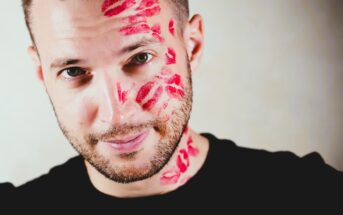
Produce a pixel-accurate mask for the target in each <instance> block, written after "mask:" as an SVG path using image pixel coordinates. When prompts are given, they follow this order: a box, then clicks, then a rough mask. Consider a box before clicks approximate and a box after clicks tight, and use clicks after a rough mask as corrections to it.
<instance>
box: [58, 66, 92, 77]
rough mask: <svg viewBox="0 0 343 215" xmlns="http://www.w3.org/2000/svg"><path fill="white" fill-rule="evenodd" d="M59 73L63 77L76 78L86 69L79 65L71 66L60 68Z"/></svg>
mask: <svg viewBox="0 0 343 215" xmlns="http://www.w3.org/2000/svg"><path fill="white" fill-rule="evenodd" d="M60 74H61V76H62V77H63V78H65V79H77V78H79V77H80V76H83V75H86V74H87V71H86V70H84V69H82V68H80V67H71V68H67V69H64V70H62V71H61V73H60Z"/></svg>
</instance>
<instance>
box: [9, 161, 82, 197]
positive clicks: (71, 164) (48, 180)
mask: <svg viewBox="0 0 343 215" xmlns="http://www.w3.org/2000/svg"><path fill="white" fill-rule="evenodd" d="M83 168H84V166H83V159H82V157H80V156H77V157H73V158H71V159H69V160H68V161H66V162H65V163H63V164H61V165H58V166H55V167H53V168H51V169H50V171H49V172H48V173H47V174H44V175H42V176H40V177H38V178H36V179H33V180H31V181H28V182H26V183H25V184H23V185H21V186H19V187H17V188H16V190H17V192H18V193H20V194H24V195H25V194H28V195H31V194H33V193H36V194H38V193H42V194H43V193H45V192H57V191H59V190H62V189H67V186H66V185H68V184H71V182H72V181H73V180H76V178H77V177H79V176H80V175H81V174H80V172H82V171H83Z"/></svg>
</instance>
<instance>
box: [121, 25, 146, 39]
mask: <svg viewBox="0 0 343 215" xmlns="http://www.w3.org/2000/svg"><path fill="white" fill-rule="evenodd" d="M119 31H120V32H121V33H122V34H124V35H125V36H129V35H133V34H142V33H149V32H150V27H149V25H147V24H145V23H143V24H140V25H136V26H126V27H123V28H121V29H120V30H119Z"/></svg>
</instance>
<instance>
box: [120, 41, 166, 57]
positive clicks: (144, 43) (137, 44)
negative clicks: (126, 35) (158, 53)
mask: <svg viewBox="0 0 343 215" xmlns="http://www.w3.org/2000/svg"><path fill="white" fill-rule="evenodd" d="M159 43H160V41H158V40H157V39H156V38H149V37H143V38H141V39H140V40H138V41H136V42H134V43H133V44H130V45H128V46H125V47H124V48H122V49H121V50H120V51H119V54H120V55H123V54H126V53H129V52H132V51H134V50H136V49H138V48H140V47H143V46H148V45H155V44H159Z"/></svg>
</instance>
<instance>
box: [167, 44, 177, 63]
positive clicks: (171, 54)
mask: <svg viewBox="0 0 343 215" xmlns="http://www.w3.org/2000/svg"><path fill="white" fill-rule="evenodd" d="M166 58H167V65H170V64H175V63H176V53H175V51H174V49H172V48H168V52H167V54H166Z"/></svg>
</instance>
